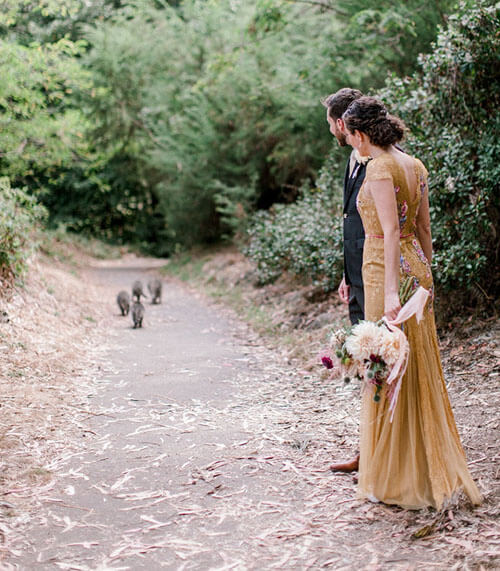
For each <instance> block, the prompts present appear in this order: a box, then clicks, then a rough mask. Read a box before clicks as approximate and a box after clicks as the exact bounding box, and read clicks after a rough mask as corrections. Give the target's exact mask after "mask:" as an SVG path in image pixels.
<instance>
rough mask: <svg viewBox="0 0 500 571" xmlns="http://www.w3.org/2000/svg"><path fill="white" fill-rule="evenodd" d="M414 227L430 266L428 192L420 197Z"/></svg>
mask: <svg viewBox="0 0 500 571" xmlns="http://www.w3.org/2000/svg"><path fill="white" fill-rule="evenodd" d="M416 225H417V228H416V231H417V238H418V240H419V242H420V244H421V246H422V250H423V251H424V254H425V257H426V258H427V260H428V262H429V264H430V263H431V262H432V235H431V217H430V214H429V193H428V192H426V193H425V194H424V195H423V196H422V201H421V202H420V208H419V210H418V214H417V220H416Z"/></svg>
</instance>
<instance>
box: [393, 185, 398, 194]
mask: <svg viewBox="0 0 500 571" xmlns="http://www.w3.org/2000/svg"><path fill="white" fill-rule="evenodd" d="M394 192H395V193H396V194H397V193H398V192H399V186H395V187H394Z"/></svg>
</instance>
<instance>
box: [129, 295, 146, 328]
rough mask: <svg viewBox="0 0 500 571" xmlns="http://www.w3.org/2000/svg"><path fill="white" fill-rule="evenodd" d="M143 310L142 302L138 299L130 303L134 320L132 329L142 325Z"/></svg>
mask: <svg viewBox="0 0 500 571" xmlns="http://www.w3.org/2000/svg"><path fill="white" fill-rule="evenodd" d="M144 311H145V310H144V306H143V305H142V303H141V302H140V301H134V304H133V305H132V321H133V322H134V329H137V328H138V327H142V320H143V319H144Z"/></svg>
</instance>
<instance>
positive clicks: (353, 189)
mask: <svg viewBox="0 0 500 571" xmlns="http://www.w3.org/2000/svg"><path fill="white" fill-rule="evenodd" d="M365 174H366V165H362V164H359V163H355V165H354V169H353V173H352V175H351V176H349V161H348V162H347V166H346V171H345V176H344V276H345V281H346V284H347V285H352V286H354V287H360V288H362V287H363V277H362V275H361V267H362V265H363V246H364V243H365V231H364V229H363V223H362V222H361V218H360V216H359V213H358V210H357V208H356V198H357V197H358V192H359V189H360V188H361V185H362V184H363V180H364V179H365Z"/></svg>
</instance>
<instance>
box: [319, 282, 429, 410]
mask: <svg viewBox="0 0 500 571" xmlns="http://www.w3.org/2000/svg"><path fill="white" fill-rule="evenodd" d="M414 279H415V278H411V277H410V278H408V279H407V280H405V281H404V282H403V283H402V284H401V287H400V299H401V303H404V305H403V307H402V308H401V310H400V312H399V314H398V316H397V317H396V319H395V320H393V321H388V320H387V319H386V318H385V317H383V318H382V319H381V320H379V321H377V322H373V321H360V322H359V323H357V324H356V325H354V326H353V327H346V328H343V329H340V330H338V331H336V332H335V333H333V335H332V337H331V340H330V346H331V348H332V353H331V355H329V354H326V355H325V356H323V357H322V359H321V361H322V363H323V365H324V366H325V367H326V368H327V369H336V370H340V372H341V373H342V374H343V376H344V380H345V381H349V380H350V379H351V378H352V377H356V378H359V379H362V380H364V382H365V385H366V386H370V385H371V386H373V387H374V395H373V400H374V401H375V402H379V401H380V399H381V392H382V389H383V388H384V386H386V387H387V398H389V399H390V406H389V410H390V411H391V421H392V418H393V415H394V408H395V406H396V402H397V398H398V394H399V390H400V388H401V381H402V378H403V375H404V373H405V371H406V365H407V362H408V355H409V345H408V341H407V339H406V336H405V334H404V333H403V331H401V329H399V327H397V325H399V324H401V323H404V321H406V320H407V319H409V318H410V317H411V316H412V315H416V316H417V321H420V319H421V318H422V313H423V308H424V306H425V304H426V302H427V298H428V297H429V292H428V291H427V290H425V289H424V288H423V287H418V288H417V290H416V292H415V293H414V294H413V295H411V293H412V291H413V287H412V285H413V283H414ZM409 281H410V282H411V283H409Z"/></svg>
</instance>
